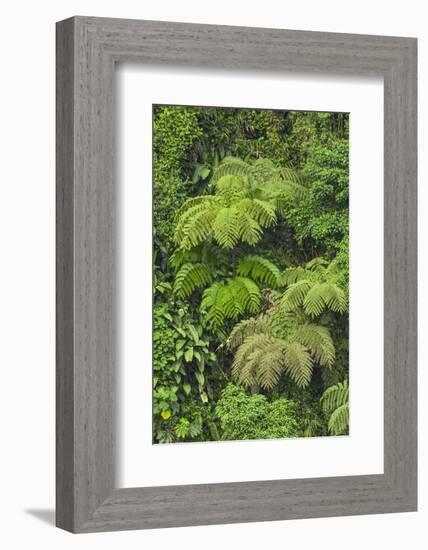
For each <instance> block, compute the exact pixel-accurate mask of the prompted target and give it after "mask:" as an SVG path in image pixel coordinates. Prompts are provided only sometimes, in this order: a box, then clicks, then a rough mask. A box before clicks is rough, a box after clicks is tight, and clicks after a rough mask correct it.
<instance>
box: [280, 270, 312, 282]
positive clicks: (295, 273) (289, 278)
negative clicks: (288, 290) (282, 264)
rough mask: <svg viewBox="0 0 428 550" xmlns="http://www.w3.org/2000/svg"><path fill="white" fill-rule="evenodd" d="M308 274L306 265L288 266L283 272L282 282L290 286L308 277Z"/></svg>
mask: <svg viewBox="0 0 428 550" xmlns="http://www.w3.org/2000/svg"><path fill="white" fill-rule="evenodd" d="M307 277H308V274H307V271H306V269H305V268H304V267H300V266H299V267H288V268H287V269H285V270H284V272H283V273H282V284H283V285H285V286H290V285H292V284H294V283H297V281H302V280H303V279H307Z"/></svg>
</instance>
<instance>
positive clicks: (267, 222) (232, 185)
mask: <svg viewBox="0 0 428 550" xmlns="http://www.w3.org/2000/svg"><path fill="white" fill-rule="evenodd" d="M299 182H300V178H299V176H298V174H297V173H295V172H293V170H291V168H287V169H285V168H277V167H275V166H274V164H273V163H272V162H271V161H269V160H267V159H258V160H257V161H255V162H254V163H252V164H250V163H247V162H245V161H243V160H241V159H237V158H231V157H227V158H225V159H224V160H223V162H222V163H221V164H220V165H219V166H218V167H217V168H216V169H215V170H214V173H213V176H212V178H211V188H212V189H213V191H214V194H212V195H203V196H199V197H193V198H190V199H188V200H187V201H186V202H185V203H184V205H183V206H182V207H181V208H180V210H179V211H178V213H177V216H176V220H175V231H174V240H175V242H176V244H177V245H178V248H179V249H184V250H190V249H191V248H193V247H196V246H198V245H200V244H201V243H203V242H205V241H210V240H212V239H214V240H215V241H216V242H217V243H218V244H219V246H221V247H223V248H226V249H231V248H233V247H235V246H236V244H237V243H238V242H244V243H247V244H249V245H251V246H254V245H255V244H256V243H257V242H258V241H259V240H260V238H261V235H262V230H263V229H264V228H268V227H272V226H273V225H275V224H276V223H277V215H278V214H280V213H283V205H281V206H280V203H279V202H278V201H279V200H280V199H281V197H284V196H285V195H286V196H287V197H294V198H298V196H299V194H301V192H303V191H302V190H303V189H304V187H303V186H302V184H301V183H299Z"/></svg>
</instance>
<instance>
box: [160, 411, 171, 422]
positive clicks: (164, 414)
mask: <svg viewBox="0 0 428 550" xmlns="http://www.w3.org/2000/svg"><path fill="white" fill-rule="evenodd" d="M170 416H171V413H170V412H169V411H162V412H161V417H162V418H163V419H164V420H168V418H169V417H170Z"/></svg>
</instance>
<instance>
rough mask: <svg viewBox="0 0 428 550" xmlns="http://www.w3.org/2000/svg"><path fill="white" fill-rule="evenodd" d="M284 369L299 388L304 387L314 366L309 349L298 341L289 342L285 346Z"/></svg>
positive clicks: (310, 376)
mask: <svg viewBox="0 0 428 550" xmlns="http://www.w3.org/2000/svg"><path fill="white" fill-rule="evenodd" d="M284 355H285V369H286V371H287V373H288V374H289V375H290V377H291V378H292V379H293V380H294V382H295V383H296V384H297V386H299V388H305V387H306V386H307V385H308V384H309V382H310V381H311V378H312V371H313V367H314V363H313V359H312V357H311V355H310V353H309V350H308V349H307V348H306V347H305V346H303V345H302V344H300V343H299V342H291V343H290V344H288V345H287V347H286V348H285V352H284Z"/></svg>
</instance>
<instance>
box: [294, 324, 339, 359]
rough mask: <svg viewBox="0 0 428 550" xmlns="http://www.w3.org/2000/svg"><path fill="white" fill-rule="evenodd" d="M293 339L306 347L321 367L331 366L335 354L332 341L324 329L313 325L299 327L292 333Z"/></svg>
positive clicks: (327, 331)
mask: <svg viewBox="0 0 428 550" xmlns="http://www.w3.org/2000/svg"><path fill="white" fill-rule="evenodd" d="M294 339H295V340H296V341H297V342H300V343H301V344H303V345H304V346H306V347H307V348H308V349H309V350H310V352H311V354H312V356H313V357H314V359H315V361H317V362H318V363H319V364H320V365H321V366H322V367H332V366H333V364H334V360H335V355H336V354H335V349H334V344H333V340H332V339H331V336H330V332H329V330H328V329H327V328H326V327H323V326H320V325H313V324H305V325H299V326H298V327H297V329H296V331H295V333H294Z"/></svg>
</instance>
